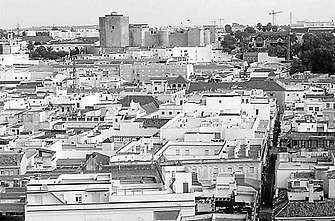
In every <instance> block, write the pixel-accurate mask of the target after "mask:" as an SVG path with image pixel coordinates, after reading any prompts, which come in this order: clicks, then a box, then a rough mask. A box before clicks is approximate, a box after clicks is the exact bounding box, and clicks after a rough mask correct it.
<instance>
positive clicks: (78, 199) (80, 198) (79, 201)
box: [76, 194, 83, 203]
mask: <svg viewBox="0 0 335 221" xmlns="http://www.w3.org/2000/svg"><path fill="white" fill-rule="evenodd" d="M76 203H83V197H82V195H81V194H76Z"/></svg>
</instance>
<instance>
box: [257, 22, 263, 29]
mask: <svg viewBox="0 0 335 221" xmlns="http://www.w3.org/2000/svg"><path fill="white" fill-rule="evenodd" d="M256 28H257V29H258V31H261V30H263V25H262V23H260V22H258V23H257V25H256Z"/></svg>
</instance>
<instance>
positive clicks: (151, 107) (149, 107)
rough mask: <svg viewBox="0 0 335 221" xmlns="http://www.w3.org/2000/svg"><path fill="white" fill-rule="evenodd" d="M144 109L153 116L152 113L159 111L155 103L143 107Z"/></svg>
mask: <svg viewBox="0 0 335 221" xmlns="http://www.w3.org/2000/svg"><path fill="white" fill-rule="evenodd" d="M142 108H143V109H144V110H145V112H146V113H147V114H151V113H154V112H156V111H158V107H157V106H156V104H155V103H154V102H152V103H148V104H145V105H143V106H142Z"/></svg>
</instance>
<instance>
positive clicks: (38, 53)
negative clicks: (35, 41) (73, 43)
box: [29, 46, 69, 60]
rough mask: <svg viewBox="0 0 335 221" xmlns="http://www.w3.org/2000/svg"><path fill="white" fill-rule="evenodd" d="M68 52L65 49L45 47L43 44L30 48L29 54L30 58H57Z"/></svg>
mask: <svg viewBox="0 0 335 221" xmlns="http://www.w3.org/2000/svg"><path fill="white" fill-rule="evenodd" d="M68 54H69V53H68V52H65V51H54V50H53V49H52V48H51V47H48V48H45V47H44V46H39V47H37V48H36V49H35V50H31V51H30V53H29V56H30V57H31V58H32V59H48V60H57V59H60V58H63V57H65V56H67V55H68Z"/></svg>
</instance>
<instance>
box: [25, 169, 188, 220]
mask: <svg viewBox="0 0 335 221" xmlns="http://www.w3.org/2000/svg"><path fill="white" fill-rule="evenodd" d="M134 181H135V180H134ZM135 182H136V181H135ZM27 200H28V204H27V205H26V213H25V217H26V220H45V219H46V218H47V219H48V220H59V218H60V217H62V219H64V220H82V219H90V220H104V219H106V220H107V219H109V218H110V217H113V219H115V220H124V219H128V220H134V221H135V220H138V219H141V220H153V219H154V217H156V216H159V214H160V213H164V212H168V211H171V210H172V211H175V213H177V214H180V216H190V215H194V213H195V212H194V208H195V201H194V196H193V194H192V193H183V192H181V193H180V192H178V193H172V194H169V193H167V192H166V191H164V190H162V186H161V185H160V184H159V183H147V184H136V183H134V184H127V183H124V182H123V181H120V180H117V179H113V178H112V174H99V173H97V174H82V175H79V174H78V175H61V176H59V177H58V178H57V179H54V180H40V181H31V182H30V183H29V184H28V185H27ZM78 211H80V214H78ZM172 220H174V219H172Z"/></svg>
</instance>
